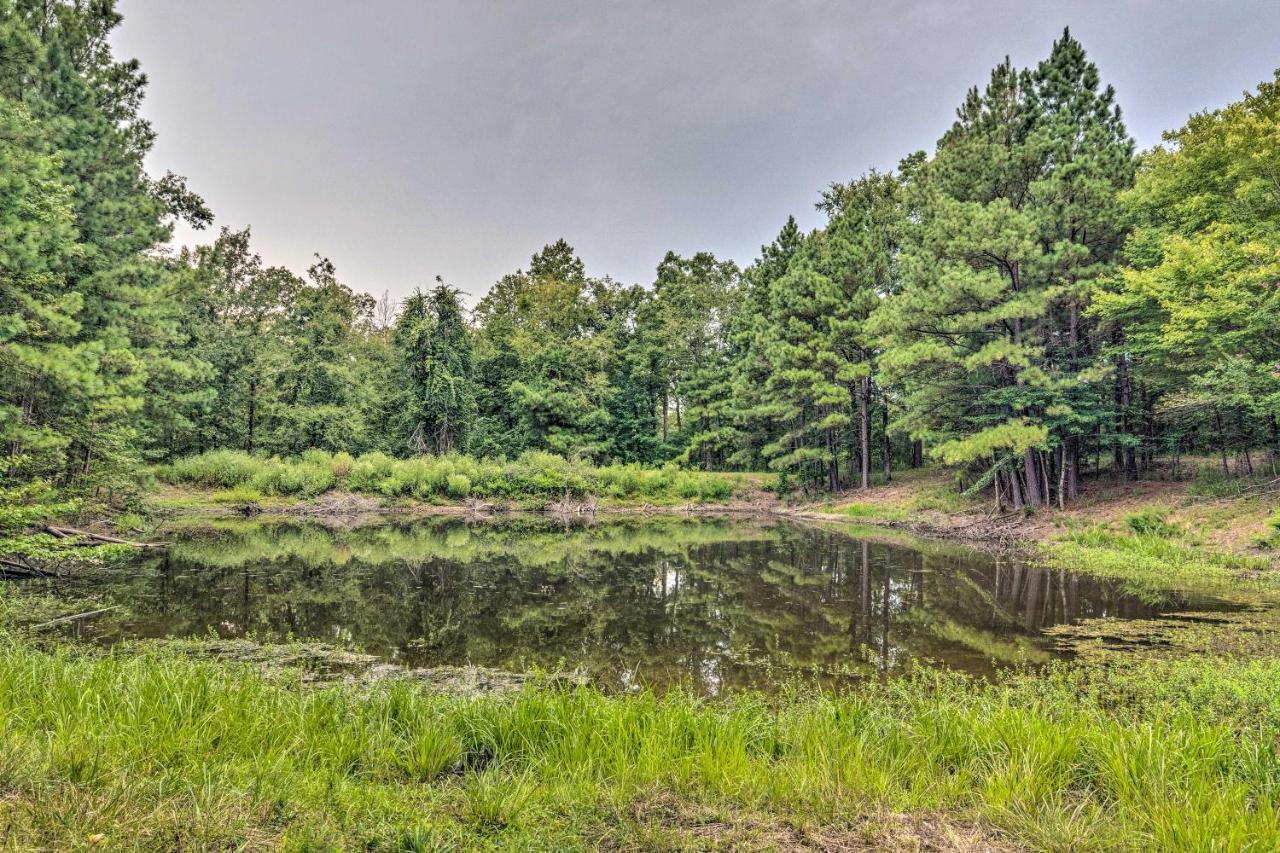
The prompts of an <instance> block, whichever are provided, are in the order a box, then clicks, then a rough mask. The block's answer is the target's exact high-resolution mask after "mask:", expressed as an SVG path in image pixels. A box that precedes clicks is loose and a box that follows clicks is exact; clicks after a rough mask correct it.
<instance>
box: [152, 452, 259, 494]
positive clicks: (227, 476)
mask: <svg viewBox="0 0 1280 853" xmlns="http://www.w3.org/2000/svg"><path fill="white" fill-rule="evenodd" d="M261 467H262V460H261V459H256V458H254V457H253V456H250V455H249V454H248V453H245V452H244V451H243V450H210V451H207V452H205V453H201V454H199V455H197V456H188V457H187V458H185V459H179V460H177V461H176V462H174V463H173V464H172V465H169V466H168V467H167V468H165V469H162V471H161V474H162V476H163V478H164V479H165V480H167V481H168V482H171V483H194V484H196V485H198V486H209V487H211V488H223V489H229V488H231V487H232V486H238V485H240V484H242V483H246V482H248V481H249V480H250V479H252V478H253V476H254V475H255V474H256V473H257V472H258V470H259V468H261Z"/></svg>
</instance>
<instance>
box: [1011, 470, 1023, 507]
mask: <svg viewBox="0 0 1280 853" xmlns="http://www.w3.org/2000/svg"><path fill="white" fill-rule="evenodd" d="M1008 477H1009V503H1011V504H1013V508H1014V509H1015V510H1021V509H1022V506H1023V503H1022V484H1021V483H1020V482H1019V480H1018V469H1017V466H1010V468H1009V474H1008Z"/></svg>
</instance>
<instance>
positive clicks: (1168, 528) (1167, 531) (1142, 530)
mask: <svg viewBox="0 0 1280 853" xmlns="http://www.w3.org/2000/svg"><path fill="white" fill-rule="evenodd" d="M1125 523H1126V524H1127V525H1129V529H1130V530H1132V531H1133V532H1134V533H1136V534H1138V535H1139V536H1157V537H1159V538H1161V539H1168V538H1169V537H1171V536H1177V535H1178V534H1179V533H1181V531H1180V530H1179V529H1178V527H1177V526H1176V525H1173V524H1170V523H1169V521H1168V513H1166V512H1165V511H1164V510H1161V509H1156V508H1155V507H1147V508H1146V509H1143V510H1140V511H1138V512H1134V513H1130V514H1129V516H1128V517H1126V518H1125Z"/></svg>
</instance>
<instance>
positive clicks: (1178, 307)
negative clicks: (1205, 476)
mask: <svg viewBox="0 0 1280 853" xmlns="http://www.w3.org/2000/svg"><path fill="white" fill-rule="evenodd" d="M1165 138H1166V140H1167V142H1168V147H1162V148H1157V149H1155V150H1153V151H1151V152H1149V153H1148V154H1147V155H1146V156H1145V157H1144V158H1143V161H1142V168H1141V169H1140V170H1139V172H1138V179H1137V184H1136V186H1135V187H1134V188H1133V189H1132V190H1131V191H1130V192H1128V193H1126V195H1125V196H1124V200H1125V203H1126V206H1127V208H1128V210H1129V213H1130V216H1131V218H1132V220H1133V233H1132V234H1131V236H1130V237H1129V240H1128V243H1127V244H1126V253H1127V255H1128V258H1129V261H1130V264H1129V266H1127V267H1126V268H1125V269H1123V270H1122V271H1121V272H1120V274H1119V275H1117V276H1114V277H1113V278H1112V279H1111V281H1110V282H1109V286H1108V287H1107V288H1106V289H1105V290H1104V292H1102V293H1100V294H1099V295H1098V298H1097V300H1096V302H1095V305H1094V308H1093V311H1094V313H1095V314H1096V315H1097V316H1098V317H1099V318H1100V319H1101V320H1102V321H1104V322H1105V323H1106V324H1107V326H1108V327H1109V328H1111V329H1115V330H1117V331H1119V332H1122V333H1123V335H1124V338H1125V346H1126V347H1127V348H1128V350H1129V351H1131V352H1132V353H1133V354H1134V356H1135V359H1136V370H1137V372H1138V375H1139V377H1140V379H1141V381H1142V382H1143V383H1144V384H1145V385H1146V387H1147V388H1148V389H1149V391H1148V393H1149V395H1150V397H1151V406H1152V408H1154V409H1156V410H1157V411H1158V413H1159V415H1160V417H1161V421H1162V422H1163V424H1164V425H1165V426H1166V428H1167V429H1168V430H1169V431H1171V432H1172V433H1174V434H1175V435H1179V436H1187V435H1188V434H1190V435H1195V434H1197V433H1199V434H1201V435H1202V436H1203V438H1202V441H1203V442H1204V443H1205V445H1206V446H1209V447H1218V448H1221V450H1222V454H1223V458H1222V465H1223V467H1224V468H1225V467H1226V466H1227V459H1226V454H1227V448H1228V447H1231V448H1243V449H1244V450H1245V451H1246V452H1247V450H1248V448H1249V447H1250V445H1251V444H1253V443H1256V442H1258V440H1259V438H1260V437H1261V436H1263V435H1267V434H1269V433H1271V432H1272V430H1273V425H1274V423H1275V418H1276V415H1277V413H1280V375H1278V374H1277V371H1276V365H1277V364H1278V363H1280V344H1278V343H1277V341H1276V340H1275V337H1274V334H1273V330H1274V329H1275V327H1276V324H1277V322H1280V287H1277V285H1280V194H1278V193H1277V192H1276V189H1275V169H1274V165H1273V164H1274V163H1275V162H1276V160H1277V158H1280V72H1278V76H1277V77H1276V79H1275V80H1272V81H1268V82H1264V83H1262V84H1261V85H1259V86H1258V90H1257V91H1256V92H1254V93H1250V94H1247V95H1246V96H1245V98H1244V99H1243V100H1241V101H1238V102H1236V103H1233V104H1230V105H1228V106H1226V107H1223V108H1222V109H1218V110H1213V111H1206V112H1201V113H1197V114H1196V115H1194V116H1192V117H1191V119H1190V120H1189V121H1188V122H1187V124H1186V125H1185V126H1184V127H1182V128H1180V129H1178V130H1176V131H1172V132H1170V133H1167V134H1166V137H1165ZM1273 438H1274V436H1270V437H1269V438H1268V440H1267V443H1268V444H1274V440H1273ZM1243 461H1244V463H1245V469H1246V471H1247V470H1248V469H1249V467H1251V463H1249V462H1248V460H1247V458H1246V459H1245V460H1243ZM1250 473H1251V472H1250Z"/></svg>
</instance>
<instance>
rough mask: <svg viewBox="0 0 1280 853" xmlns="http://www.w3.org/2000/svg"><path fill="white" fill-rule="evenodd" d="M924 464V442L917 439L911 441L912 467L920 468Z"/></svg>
mask: <svg viewBox="0 0 1280 853" xmlns="http://www.w3.org/2000/svg"><path fill="white" fill-rule="evenodd" d="M923 464H924V442H923V441H921V440H920V439H918V438H917V439H916V440H915V441H913V442H911V467H912V468H919V467H920V466H921V465H923Z"/></svg>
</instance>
